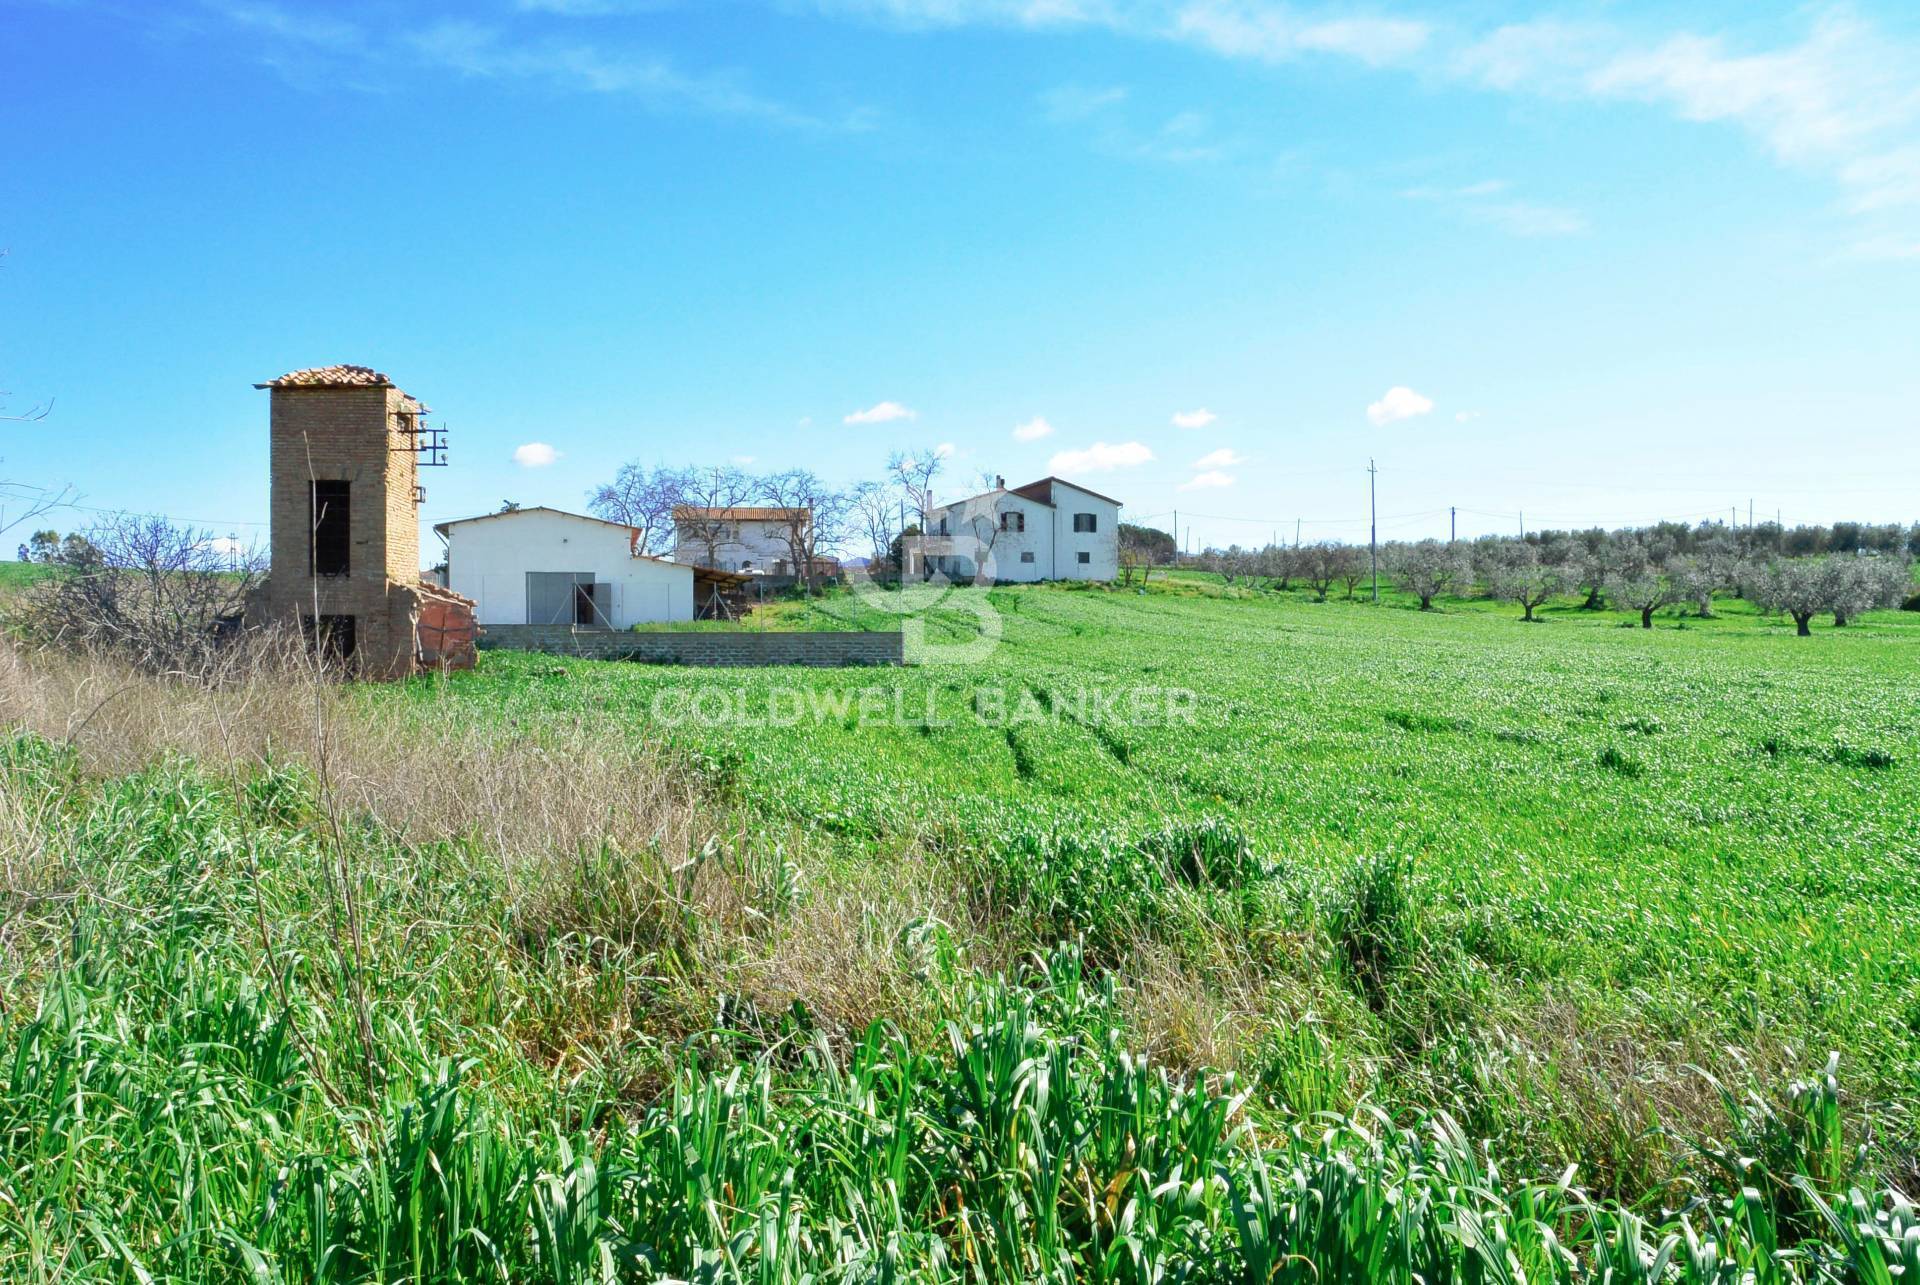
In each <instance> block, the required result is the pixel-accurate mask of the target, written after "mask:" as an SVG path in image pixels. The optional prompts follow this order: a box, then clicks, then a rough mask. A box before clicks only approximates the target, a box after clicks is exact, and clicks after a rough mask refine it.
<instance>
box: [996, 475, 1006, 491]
mask: <svg viewBox="0 0 1920 1285" xmlns="http://www.w3.org/2000/svg"><path fill="white" fill-rule="evenodd" d="M993 489H994V490H996V491H1004V490H1006V489H1007V479H1006V478H1004V477H1001V476H1000V475H999V474H998V473H995V474H994V475H993Z"/></svg>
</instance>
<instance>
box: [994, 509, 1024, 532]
mask: <svg viewBox="0 0 1920 1285" xmlns="http://www.w3.org/2000/svg"><path fill="white" fill-rule="evenodd" d="M1000 529H1001V530H1002V531H1025V530H1026V529H1027V515H1026V514H1024V513H1002V514H1001V515H1000Z"/></svg>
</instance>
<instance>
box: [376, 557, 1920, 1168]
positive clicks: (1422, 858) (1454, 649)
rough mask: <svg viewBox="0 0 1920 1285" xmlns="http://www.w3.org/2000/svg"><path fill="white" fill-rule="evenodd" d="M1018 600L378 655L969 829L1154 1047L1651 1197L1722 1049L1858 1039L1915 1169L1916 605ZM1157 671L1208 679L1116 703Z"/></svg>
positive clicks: (830, 797) (410, 696)
mask: <svg viewBox="0 0 1920 1285" xmlns="http://www.w3.org/2000/svg"><path fill="white" fill-rule="evenodd" d="M969 592H971V591H969ZM985 598H986V601H987V602H988V603H990V604H991V606H992V608H993V610H994V612H995V613H996V615H997V617H998V620H999V623H1000V628H1001V629H1002V631H1003V632H1002V637H1001V641H1000V643H999V645H998V647H997V648H995V649H993V650H992V652H991V654H990V655H988V656H986V657H985V658H984V659H980V660H976V661H972V662H970V663H968V664H965V665H958V666H939V665H930V666H927V667H924V668H918V669H908V670H893V671H887V670H838V671H825V672H817V671H787V670H752V671H732V672H721V673H715V672H713V671H697V670H684V669H675V668H670V667H654V666H631V665H624V666H623V665H595V664H591V663H575V662H572V661H568V662H566V663H564V664H556V663H555V662H553V661H552V660H551V659H549V658H545V657H529V656H512V655H491V656H488V657H487V658H486V664H485V665H484V666H483V667H482V669H481V670H480V671H479V672H477V673H474V674H470V675H463V676H460V677H457V678H456V679H455V680H454V681H453V682H452V683H451V684H448V685H446V686H444V687H440V686H430V685H419V686H416V687H415V688H413V689H412V690H411V691H408V692H397V691H396V692H383V693H379V696H380V697H381V702H382V704H383V706H385V705H391V704H398V705H399V706H401V707H406V706H414V707H418V708H433V709H435V710H445V709H446V708H448V707H452V708H455V709H463V710H464V711H465V713H464V714H462V715H461V717H464V718H467V719H470V720H472V721H473V722H474V723H476V724H485V725H498V726H506V725H511V726H516V727H521V728H539V727H543V726H563V725H572V724H575V723H585V724H587V725H591V726H593V727H595V728H597V729H599V734H600V735H601V736H603V737H604V738H607V739H608V740H609V741H612V740H619V739H633V740H646V741H653V740H656V739H658V740H662V741H664V742H665V743H666V744H667V745H668V746H669V747H671V748H672V750H673V751H674V752H675V753H676V754H677V755H678V756H679V760H680V761H681V762H682V763H683V764H684V765H685V766H686V767H687V768H688V769H689V770H691V771H692V772H694V773H695V774H696V775H697V777H698V779H699V780H700V781H701V782H702V789H703V791H704V792H705V793H706V794H707V796H708V797H711V798H716V799H724V800H727V801H729V802H730V803H731V804H733V805H735V806H751V807H752V808H753V809H755V810H756V811H760V812H763V813H770V814H772V815H774V816H777V817H779V818H781V819H782V820H783V822H784V823H786V824H790V825H793V826H795V827H797V828H800V829H802V830H804V831H805V832H806V833H808V834H809V835H811V836H813V838H814V840H815V841H816V843H817V844H818V845H819V846H821V847H822V848H824V849H826V850H829V851H832V852H834V853H836V854H838V855H839V857H840V859H842V860H846V861H850V862H866V863H871V864H875V865H879V866H881V867H883V868H884V866H885V865H886V864H887V863H889V862H892V861H893V860H895V859H896V855H897V854H898V853H899V852H901V851H903V850H912V851H916V852H924V853H930V854H933V855H934V858H935V859H936V860H937V861H938V862H939V863H940V864H941V866H942V867H943V868H946V869H951V870H954V871H957V872H959V878H960V880H961V883H962V889H963V891H962V895H961V897H960V898H959V899H958V903H957V904H955V903H954V902H947V903H943V904H941V905H938V906H936V907H933V908H932V909H931V911H930V913H933V914H935V915H936V916H937V917H938V918H939V919H940V920H941V921H942V922H943V923H944V924H946V925H948V926H949V927H951V929H952V930H953V931H954V932H955V933H956V934H959V935H960V936H961V937H962V938H965V939H967V945H968V949H969V953H970V954H971V955H972V956H973V957H974V958H976V959H977V958H979V957H980V956H981V955H982V954H983V953H984V954H985V955H986V956H987V957H988V958H989V959H1000V960H1006V959H1008V958H1011V957H1012V956H1014V955H1017V954H1019V953H1021V952H1023V951H1031V950H1039V949H1044V948H1046V947H1047V946H1048V945H1049V944H1050V943H1052V942H1054V941H1058V940H1063V939H1076V938H1084V939H1085V940H1086V942H1087V943H1088V947H1089V949H1090V950H1091V951H1092V952H1093V955H1094V957H1095V958H1096V960H1097V962H1098V963H1099V964H1100V965H1101V966H1103V967H1111V968H1115V969H1117V970H1119V972H1120V973H1121V975H1122V976H1123V978H1125V980H1126V981H1127V982H1128V987H1127V990H1128V993H1129V996H1130V998H1129V1000H1128V1003H1129V1006H1130V1008H1131V1010H1132V1014H1133V1017H1134V1019H1135V1021H1134V1038H1135V1039H1136V1040H1138V1041H1139V1042H1140V1043H1141V1045H1142V1046H1143V1047H1145V1048H1148V1049H1150V1050H1151V1051H1152V1052H1153V1053H1154V1055H1155V1056H1156V1057H1160V1058H1163V1059H1165V1060H1168V1061H1170V1062H1171V1063H1173V1064H1174V1065H1176V1066H1180V1067H1183V1068H1186V1069H1189V1070H1197V1069H1199V1068H1201V1067H1215V1068H1220V1067H1225V1068H1229V1069H1232V1070H1235V1071H1237V1072H1239V1073H1240V1074H1241V1076H1242V1077H1243V1079H1245V1080H1246V1081H1247V1082H1248V1083H1249V1084H1251V1085H1252V1086H1254V1087H1255V1088H1256V1089H1257V1090H1258V1095H1259V1098H1260V1099H1261V1100H1263V1101H1265V1100H1269V1099H1270V1100H1271V1101H1272V1102H1273V1104H1274V1105H1275V1107H1276V1109H1279V1110H1281V1111H1283V1112H1292V1113H1295V1114H1301V1113H1305V1114H1311V1113H1313V1112H1316V1111H1322V1110H1330V1111H1335V1112H1341V1113H1346V1112H1351V1111H1353V1110H1355V1109H1357V1108H1359V1107H1360V1106H1361V1105H1362V1104H1364V1103H1368V1102H1373V1103H1379V1104H1383V1105H1385V1106H1387V1107H1389V1108H1390V1109H1395V1110H1398V1109H1401V1108H1414V1109H1445V1110H1447V1111H1449V1112H1451V1113H1453V1114H1454V1115H1455V1116H1456V1117H1457V1118H1458V1119H1460V1120H1461V1121H1462V1123H1463V1124H1464V1125H1465V1126H1466V1127H1467V1128H1468V1130H1469V1131H1470V1132H1471V1133H1472V1134H1473V1135H1474V1136H1477V1137H1484V1138H1487V1139H1490V1140H1493V1141H1494V1142H1495V1143H1496V1144H1497V1145H1498V1146H1499V1147H1500V1148H1501V1149H1502V1151H1503V1153H1504V1154H1506V1155H1508V1156H1510V1157H1512V1158H1514V1159H1515V1160H1516V1161H1517V1162H1519V1163H1522V1164H1524V1165H1525V1166H1526V1167H1527V1169H1528V1170H1529V1171H1530V1172H1558V1171H1559V1170H1561V1169H1562V1168H1564V1167H1565V1166H1566V1165H1568V1164H1577V1165H1578V1166H1579V1167H1580V1172H1581V1175H1582V1177H1583V1180H1584V1181H1586V1182H1588V1183H1590V1184H1593V1185H1595V1186H1597V1187H1598V1188H1599V1189H1601V1190H1603V1191H1606V1192H1608V1193H1610V1194H1613V1195H1616V1196H1620V1197H1623V1198H1629V1199H1634V1198H1639V1197H1641V1196H1644V1195H1646V1194H1648V1193H1649V1192H1652V1191H1657V1190H1661V1189H1663V1188H1664V1186H1665V1184H1667V1183H1668V1182H1669V1181H1670V1180H1671V1179H1673V1178H1674V1177H1675V1176H1676V1175H1678V1174H1681V1173H1682V1172H1683V1171H1684V1170H1685V1169H1686V1167H1687V1166H1688V1165H1689V1164H1690V1163H1692V1162H1693V1161H1694V1160H1696V1159H1697V1156H1695V1155H1694V1153H1693V1152H1692V1151H1691V1150H1690V1149H1688V1148H1685V1147H1678V1146H1676V1145H1675V1143H1674V1141H1673V1137H1672V1134H1673V1133H1674V1132H1675V1131H1678V1132H1681V1133H1687V1134H1692V1133H1700V1132H1706V1131H1709V1130H1711V1129H1714V1128H1716V1127H1718V1121H1719V1119H1720V1117H1721V1114H1722V1112H1721V1107H1720V1102H1719V1097H1718V1094H1717V1093H1716V1092H1715V1091H1714V1089H1713V1088H1712V1085H1711V1083H1710V1082H1709V1081H1708V1080H1707V1079H1706V1078H1704V1077H1703V1076H1702V1075H1701V1074H1700V1073H1699V1069H1701V1068H1704V1069H1706V1070H1707V1071H1709V1072H1711V1073H1712V1075H1714V1076H1715V1077H1717V1078H1718V1079H1720V1080H1721V1081H1722V1082H1725V1083H1729V1084H1735V1085H1745V1084H1747V1083H1749V1082H1756V1083H1758V1084H1761V1085H1779V1084H1784V1083H1785V1082H1787V1081H1788V1080H1790V1079H1791V1078H1793V1077H1794V1076H1795V1075H1797V1074H1802V1073H1805V1072H1806V1071H1807V1070H1809V1069H1810V1067H1811V1066H1814V1065H1817V1064H1818V1063H1819V1062H1820V1061H1822V1060H1824V1057H1825V1055H1826V1053H1827V1052H1828V1051H1829V1050H1837V1051H1839V1052H1840V1053H1841V1054H1842V1060H1843V1065H1844V1066H1845V1067H1846V1069H1847V1071H1846V1073H1847V1078H1848V1081H1849V1083H1850V1084H1851V1085H1852V1086H1853V1087H1854V1088H1855V1090H1856V1091H1857V1092H1859V1093H1860V1094H1862V1095H1863V1098H1864V1100H1865V1101H1867V1102H1871V1103H1877V1104H1885V1106H1886V1108H1887V1109H1884V1110H1882V1109H1877V1108H1876V1110H1875V1111H1874V1112H1873V1127H1872V1129H1871V1130H1870V1132H1868V1133H1867V1134H1864V1135H1862V1140H1864V1141H1866V1142H1868V1143H1870V1144H1871V1152H1872V1154H1871V1164H1872V1166H1873V1167H1874V1168H1875V1169H1876V1170H1878V1171H1879V1172H1881V1173H1884V1174H1888V1175H1912V1174H1914V1173H1915V1172H1916V1171H1917V1170H1916V1160H1915V1156H1916V1122H1915V1121H1914V1119H1913V1118H1912V1116H1911V1115H1910V1113H1909V1112H1908V1111H1907V1110H1906V1109H1905V1107H1906V1105H1907V1104H1912V1103H1915V1102H1917V1101H1920V883H1916V879H1915V875H1916V873H1920V829H1916V828H1915V826H1914V825H1913V823H1912V818H1913V817H1914V816H1915V815H1920V719H1917V718H1916V711H1920V617H1916V616H1914V615H1912V614H1911V613H1897V612H1896V613H1886V614H1883V615H1880V616H1877V617H1873V618H1871V619H1869V620H1867V621H1864V622H1860V623H1856V624H1854V625H1851V626H1849V627H1847V628H1845V629H1839V630H1835V629H1824V630H1821V631H1820V632H1819V633H1818V634H1817V636H1816V637H1814V638H1812V639H1796V638H1794V637H1793V636H1792V632H1793V631H1792V625H1791V624H1790V623H1788V622H1782V621H1778V620H1766V619H1762V618H1760V617H1758V616H1757V615H1755V614H1754V613H1753V611H1752V610H1751V608H1750V607H1748V606H1747V605H1746V604H1743V603H1738V602H1727V603H1723V604H1722V605H1721V607H1720V618H1718V619H1712V620H1704V621H1703V620H1699V619H1697V618H1692V617H1678V616H1669V617H1666V618H1663V619H1662V620H1661V621H1660V624H1661V627H1660V628H1658V629H1656V630H1652V631H1647V630H1642V629H1639V628H1637V627H1633V626H1634V625H1635V624H1637V621H1634V620H1632V619H1631V618H1629V617H1625V616H1618V615H1610V614H1608V613H1595V612H1585V611H1580V610H1578V609H1577V608H1573V607H1570V606H1569V607H1564V608H1560V609H1555V610H1552V611H1549V612H1548V613H1546V614H1547V616H1548V619H1547V621H1546V622H1545V623H1541V624H1534V625H1527V624H1522V623H1520V622H1519V621H1518V620H1517V619H1515V618H1514V613H1513V611H1512V610H1511V609H1509V608H1505V607H1495V606H1492V605H1490V604H1481V603H1474V604H1465V603H1456V604H1452V605H1451V606H1450V608H1449V610H1448V611H1446V612H1444V613H1420V612H1416V611H1412V610H1396V609H1393V608H1391V607H1383V608H1381V609H1372V608H1369V607H1367V606H1366V605H1364V604H1352V605H1349V604H1345V603H1340V602H1334V603H1328V604H1314V603H1311V602H1307V601H1304V600H1301V599H1299V598H1292V597H1286V598H1275V597H1271V596H1261V595H1252V594H1247V593H1245V592H1234V591H1227V590H1222V589H1220V588H1219V587H1218V586H1214V587H1208V586H1204V585H1199V584H1191V583H1189V584H1185V585H1182V584H1178V583H1176V584H1175V585H1174V586H1173V587H1172V591H1171V592H1161V591H1160V590H1159V586H1158V585H1156V591H1155V592H1153V593H1150V594H1146V595H1139V594H1128V593H1106V592H1097V591H1073V590H1066V589H1054V588H1036V589H1009V590H996V591H993V592H992V593H991V594H990V595H986V596H985ZM974 620H975V617H974V615H973V614H972V612H971V611H970V610H969V611H960V610H958V609H956V608H954V607H952V605H951V604H949V605H948V607H946V608H943V609H942V610H941V611H940V612H937V613H936V627H939V626H944V627H945V628H946V629H947V630H948V632H949V633H951V634H956V635H957V634H960V633H964V632H965V631H966V630H967V629H969V628H977V625H974V624H973V623H972V622H974ZM1623 626H1625V627H1623ZM1163 689H1177V690H1185V691H1190V692H1191V693H1193V700H1192V704H1191V717H1190V719H1187V720H1184V721H1182V720H1173V719H1159V720H1151V719H1149V720H1146V721H1142V720H1140V719H1138V718H1135V717H1133V715H1132V714H1131V712H1130V710H1129V707H1128V706H1127V705H1126V704H1125V702H1124V701H1122V702H1120V703H1119V704H1117V705H1103V704H1102V703H1101V702H1100V700H1099V697H1100V696H1101V694H1103V693H1115V692H1117V693H1120V694H1122V695H1123V696H1127V695H1131V694H1133V693H1136V692H1140V691H1158V690H1163ZM1150 704H1151V703H1150ZM1149 712H1152V711H1151V709H1150V711H1149ZM785 998H789V997H787V996H783V997H782V999H783V1000H784V999H785ZM791 998H802V999H806V1000H807V1001H808V1002H815V997H814V996H811V995H808V994H807V993H806V990H805V988H804V987H802V988H799V989H798V990H797V991H796V992H795V993H794V995H793V996H791Z"/></svg>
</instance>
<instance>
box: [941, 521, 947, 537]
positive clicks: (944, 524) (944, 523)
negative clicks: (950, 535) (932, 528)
mask: <svg viewBox="0 0 1920 1285" xmlns="http://www.w3.org/2000/svg"><path fill="white" fill-rule="evenodd" d="M946 533H947V520H946V518H944V517H943V518H941V519H940V534H941V535H945V534H946Z"/></svg>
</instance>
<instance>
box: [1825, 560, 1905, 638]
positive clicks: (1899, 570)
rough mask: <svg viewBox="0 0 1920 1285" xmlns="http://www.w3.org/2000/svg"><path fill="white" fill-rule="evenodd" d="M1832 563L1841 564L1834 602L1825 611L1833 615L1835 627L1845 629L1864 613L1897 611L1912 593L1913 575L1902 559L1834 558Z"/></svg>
mask: <svg viewBox="0 0 1920 1285" xmlns="http://www.w3.org/2000/svg"><path fill="white" fill-rule="evenodd" d="M1832 560H1833V561H1835V562H1836V563H1838V564H1840V566H1839V567H1838V568H1837V569H1836V571H1835V575H1834V581H1835V584H1834V600H1833V602H1832V604H1830V605H1829V606H1828V608H1827V610H1829V611H1831V612H1833V623H1834V624H1835V626H1844V625H1845V624H1846V623H1847V622H1848V621H1849V620H1851V619H1852V618H1853V617H1855V616H1858V615H1860V614H1862V613H1863V612H1868V611H1875V610H1878V609H1879V608H1882V607H1897V606H1899V605H1900V603H1901V600H1902V599H1904V598H1905V597H1906V595H1907V594H1908V593H1909V592H1910V591H1911V590H1912V587H1913V571H1912V568H1911V567H1909V566H1908V564H1907V560H1906V559H1905V558H1903V557H1893V556H1889V555H1885V554H1883V555H1881V556H1880V557H1877V558H1860V557H1853V558H1849V557H1845V556H1842V555H1838V554H1836V555H1833V558H1832Z"/></svg>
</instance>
